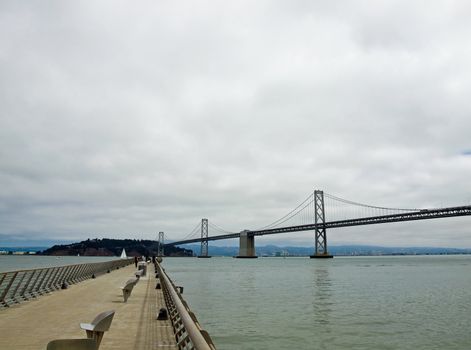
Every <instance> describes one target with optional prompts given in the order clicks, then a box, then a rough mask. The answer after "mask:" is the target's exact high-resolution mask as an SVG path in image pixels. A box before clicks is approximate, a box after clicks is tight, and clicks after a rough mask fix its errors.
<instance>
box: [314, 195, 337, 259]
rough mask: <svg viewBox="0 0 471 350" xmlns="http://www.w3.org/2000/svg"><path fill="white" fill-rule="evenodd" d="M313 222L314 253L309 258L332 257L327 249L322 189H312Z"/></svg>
mask: <svg viewBox="0 0 471 350" xmlns="http://www.w3.org/2000/svg"><path fill="white" fill-rule="evenodd" d="M314 224H315V227H316V228H315V232H316V247H315V251H314V255H311V258H333V256H332V255H330V254H329V253H328V251H327V234H326V229H325V208H324V191H319V190H315V191H314Z"/></svg>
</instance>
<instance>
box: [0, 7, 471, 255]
mask: <svg viewBox="0 0 471 350" xmlns="http://www.w3.org/2000/svg"><path fill="white" fill-rule="evenodd" d="M470 12H471V6H470V5H468V4H467V2H465V1H453V2H450V1H438V2H434V3H433V4H430V3H429V2H423V3H420V2H419V3H414V4H411V3H410V2H405V1H399V2H398V1H386V2H382V3H381V4H375V5H371V3H370V2H355V3H352V2H349V1H345V2H335V3H329V4H327V3H325V2H321V1H319V2H317V1H307V2H306V1H295V2H290V3H287V2H278V3H276V2H257V3H253V2H243V1H242V2H237V3H234V4H227V3H220V2H214V1H196V2H195V1H191V2H190V1H188V2H178V3H175V2H170V1H161V2H158V3H155V2H152V1H144V2H140V3H139V4H134V3H133V4H131V3H130V2H127V1H118V2H116V1H97V2H93V4H92V3H86V2H63V1H50V2H46V3H44V2H42V3H37V2H33V1H27V2H22V3H18V2H14V1H4V2H2V4H1V5H0V42H1V43H2V45H1V48H0V76H1V79H0V92H1V93H0V105H1V106H2V108H1V109H0V183H1V184H2V186H1V188H0V233H1V234H2V235H6V236H10V237H20V236H22V237H31V238H33V237H34V238H35V239H36V238H38V239H39V238H43V237H44V238H58V239H82V238H88V237H93V236H105V235H106V236H114V237H129V236H132V237H135V238H155V236H156V233H157V232H158V231H165V232H166V233H167V235H168V237H169V238H174V239H178V238H181V237H183V236H185V235H186V234H187V233H188V232H189V231H191V229H192V228H193V227H194V225H195V224H196V223H197V221H198V220H200V219H201V218H202V217H208V218H209V219H210V220H212V221H214V222H216V223H217V224H218V225H220V226H223V227H224V228H227V229H230V230H236V231H238V230H241V229H244V228H249V229H250V228H256V227H259V226H262V225H264V224H267V223H270V222H272V221H274V220H275V219H277V218H278V217H281V216H282V215H284V214H285V213H286V212H287V211H289V210H290V209H291V208H293V207H294V206H296V205H297V204H298V203H299V202H300V201H301V200H302V199H304V198H305V197H306V195H307V194H308V193H309V192H310V191H312V190H313V189H314V188H319V189H324V190H325V191H327V192H329V193H333V194H337V195H340V196H342V197H344V198H349V199H354V200H357V201H360V202H366V203H370V204H376V205H385V206H399V207H404V206H410V207H433V206H445V205H460V204H469V203H471V194H470V190H469V186H468V185H467V182H468V179H469V175H470V174H471V159H470V158H469V156H468V153H469V149H470V147H471V145H470V141H469V130H470V129H471V120H470V119H469V114H470V107H469V103H468V99H469V98H468V96H470V92H471V83H470V82H471V79H470V78H471V77H470V72H471V69H470V68H471V67H470V63H469V62H471V57H470V56H471V51H470V43H469V37H471V35H470V34H471V25H470V24H469V23H468V22H469V21H468V20H467V19H468V18H469V16H467V15H469V13H470ZM466 222H467V221H466V218H464V219H454V220H452V219H449V220H448V219H447V220H443V221H433V222H431V223H423V224H421V225H419V224H413V225H412V224H396V225H384V226H378V227H371V228H363V229H343V230H339V231H337V232H335V233H334V232H332V234H331V235H330V238H329V239H330V241H331V243H335V242H346V243H348V242H357V243H369V242H371V243H375V244H398V243H401V242H404V237H405V236H406V237H407V239H408V240H407V242H410V243H411V244H412V243H414V244H416V245H448V246H466V247H471V235H470V232H469V229H467V227H468V226H469V225H467V224H466ZM444 232H446V235H444ZM311 239H312V233H299V234H296V235H293V236H285V235H280V236H279V237H278V236H277V237H270V238H263V239H261V241H267V240H269V241H276V240H283V241H287V240H288V241H292V242H309V241H310V240H311ZM406 245H408V244H406Z"/></svg>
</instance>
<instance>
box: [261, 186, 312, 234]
mask: <svg viewBox="0 0 471 350" xmlns="http://www.w3.org/2000/svg"><path fill="white" fill-rule="evenodd" d="M306 202H307V204H306ZM313 202H314V193H310V194H309V196H308V197H307V198H306V199H305V200H304V201H302V202H301V203H300V204H299V205H298V206H297V207H296V208H294V209H293V210H291V211H290V212H289V213H287V214H286V215H284V216H282V217H281V218H279V219H278V220H275V221H273V222H272V223H271V224H269V225H266V226H263V227H261V228H259V229H257V230H264V229H268V228H272V227H276V226H278V225H281V224H282V223H284V222H286V221H288V220H290V219H292V218H293V217H295V216H296V215H298V214H299V213H300V212H301V211H303V210H304V209H306V208H310V205H311V204H312V203H313ZM311 217H313V216H311ZM311 222H312V221H311Z"/></svg>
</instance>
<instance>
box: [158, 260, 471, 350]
mask: <svg viewBox="0 0 471 350" xmlns="http://www.w3.org/2000/svg"><path fill="white" fill-rule="evenodd" d="M163 267H164V268H165V269H166V271H167V273H168V274H169V276H170V277H171V278H172V279H173V281H174V282H175V284H176V285H181V286H184V294H183V296H184V298H185V300H186V301H187V302H188V303H189V305H190V307H191V309H192V310H193V311H194V312H195V314H196V316H197V317H198V320H199V322H200V323H201V324H202V326H203V328H205V329H206V330H207V331H208V332H209V334H210V335H211V337H212V339H213V341H214V342H215V344H216V347H217V348H218V349H222V350H223V349H226V350H229V349H234V350H235V349H238V350H241V349H349V350H351V349H427V350H429V349H471V256H466V255H463V256H389V257H385V256H382V257H335V258H334V259H328V260H322V259H319V260H318V259H309V258H291V257H289V258H259V259H233V258H223V257H213V258H211V259H196V258H165V259H164V261H163Z"/></svg>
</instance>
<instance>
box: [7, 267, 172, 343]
mask: <svg viewBox="0 0 471 350" xmlns="http://www.w3.org/2000/svg"><path fill="white" fill-rule="evenodd" d="M147 268H148V273H147V276H146V277H141V279H140V281H139V282H138V283H137V285H136V286H135V287H134V289H133V291H132V294H131V296H130V297H129V299H128V301H127V303H124V302H123V296H122V293H121V289H120V286H122V285H123V284H124V282H125V281H126V280H128V279H129V278H131V277H132V276H133V273H134V271H135V270H136V269H135V267H134V264H132V265H129V266H127V267H125V268H121V269H119V270H114V271H112V272H111V273H109V274H105V275H101V276H98V277H97V278H95V279H88V280H85V281H83V282H80V283H78V284H74V285H72V286H70V287H69V288H68V289H66V290H59V291H55V292H52V293H50V294H47V295H43V296H40V297H39V298H37V299H34V300H31V301H27V302H23V303H21V304H18V305H15V306H12V307H10V308H7V309H3V310H0V349H2V350H10V349H12V350H13V349H28V350H29V349H31V350H32V349H34V350H38V349H44V350H45V349H46V346H47V343H48V342H49V341H51V340H53V339H71V338H86V335H85V331H84V330H82V329H80V326H79V324H80V323H89V322H90V321H92V320H93V318H94V317H95V316H96V315H97V314H98V313H100V312H102V311H106V310H115V315H114V318H113V322H112V323H111V328H110V330H109V331H108V332H105V335H104V337H103V340H102V342H101V345H100V350H111V349H115V350H120V349H123V350H124V349H126V350H127V349H145V350H151V349H170V350H171V349H177V346H176V342H175V336H174V333H173V328H172V325H171V321H170V320H168V321H157V320H156V315H157V313H158V310H159V309H160V308H161V307H165V302H164V298H163V294H162V290H156V289H155V285H156V279H155V274H154V273H153V271H154V268H153V266H152V265H151V264H149V265H147ZM149 270H150V271H149Z"/></svg>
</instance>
